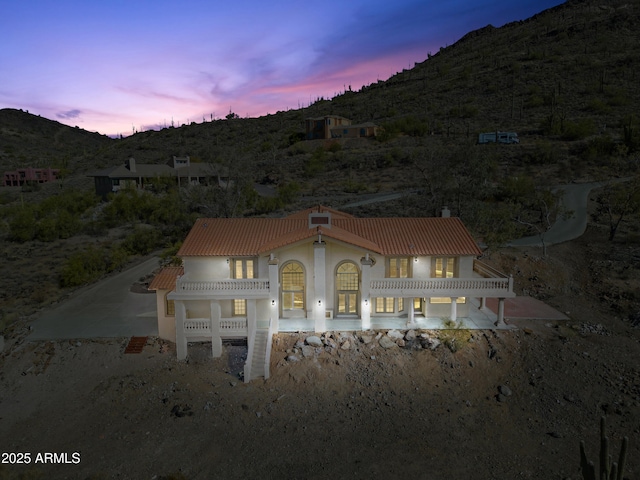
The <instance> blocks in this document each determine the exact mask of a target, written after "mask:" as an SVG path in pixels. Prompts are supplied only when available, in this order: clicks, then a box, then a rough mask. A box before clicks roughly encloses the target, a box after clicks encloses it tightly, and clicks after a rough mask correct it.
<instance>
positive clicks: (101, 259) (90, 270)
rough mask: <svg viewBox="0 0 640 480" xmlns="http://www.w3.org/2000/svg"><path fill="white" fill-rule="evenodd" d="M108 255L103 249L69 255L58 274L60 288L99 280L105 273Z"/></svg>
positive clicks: (92, 248)
mask: <svg viewBox="0 0 640 480" xmlns="http://www.w3.org/2000/svg"><path fill="white" fill-rule="evenodd" d="M107 265H108V254H107V252H106V251H105V250H104V249H103V248H94V247H92V246H91V247H89V249H87V250H85V251H83V252H78V253H75V254H73V255H71V256H70V257H69V258H68V259H67V261H66V263H65V265H64V266H63V267H62V272H61V274H60V285H61V286H62V287H77V286H79V285H85V284H87V283H91V282H93V281H95V280H97V279H99V278H100V277H101V276H102V275H104V274H105V273H106V272H107V270H108V269H107Z"/></svg>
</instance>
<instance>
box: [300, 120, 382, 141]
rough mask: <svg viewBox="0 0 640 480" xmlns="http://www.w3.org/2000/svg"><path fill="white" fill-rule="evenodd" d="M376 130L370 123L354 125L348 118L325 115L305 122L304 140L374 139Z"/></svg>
mask: <svg viewBox="0 0 640 480" xmlns="http://www.w3.org/2000/svg"><path fill="white" fill-rule="evenodd" d="M378 128H379V127H378V126H377V125H375V124H373V123H371V122H368V123H362V124H357V125H354V124H352V123H351V120H349V119H348V118H344V117H340V116H338V115H325V116H324V117H317V118H307V119H306V120H305V138H306V139H307V140H317V139H325V140H327V139H331V138H358V137H375V136H376V135H377V133H378Z"/></svg>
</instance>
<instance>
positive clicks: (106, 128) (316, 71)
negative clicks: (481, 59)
mask: <svg viewBox="0 0 640 480" xmlns="http://www.w3.org/2000/svg"><path fill="white" fill-rule="evenodd" d="M560 3H563V2H561V1H558V0H518V1H515V0H446V1H443V0H438V1H432V0H393V1H390V0H385V1H380V0H367V1H364V0H347V1H345V0H342V1H335V0H325V1H324V2H320V3H315V4H314V3H313V2H311V3H309V2H300V1H293V0H272V1H270V2H266V1H255V0H236V1H228V0H227V1H224V2H223V1H220V0H182V1H181V2H178V1H176V0H174V1H171V2H168V1H165V0H154V1H148V0H129V1H126V2H125V1H121V0H103V1H93V0H56V1H52V0H23V1H20V2H12V5H11V8H4V9H2V14H1V15H0V32H2V35H3V40H4V41H3V46H2V47H0V108H6V107H9V108H20V109H23V110H28V111H29V112H30V113H34V114H38V115H42V116H43V117H46V118H50V119H54V120H58V121H60V122H62V123H65V124H68V125H71V126H76V125H77V126H79V127H80V128H84V129H86V130H89V131H97V132H100V133H104V134H108V135H115V134H119V133H121V134H123V135H129V134H130V133H131V132H132V131H133V129H134V128H135V129H136V130H137V131H142V130H148V129H152V128H153V129H157V128H161V127H163V126H165V125H167V126H169V125H171V123H172V120H173V123H174V124H175V125H176V126H179V125H181V124H183V123H187V122H198V123H200V122H202V120H203V118H204V119H206V120H207V121H209V120H210V119H211V115H213V116H214V118H223V117H224V116H225V115H226V114H228V113H229V110H230V109H231V110H232V111H233V112H235V113H236V114H238V115H240V116H241V117H245V116H250V117H257V116H261V115H265V114H267V113H276V112H277V111H279V110H287V109H296V108H298V107H300V106H306V105H308V104H309V101H310V100H315V99H316V98H317V97H321V96H323V97H325V98H327V97H328V98H331V97H333V96H334V95H335V94H336V93H339V92H342V91H343V90H344V89H345V87H346V88H348V87H349V85H351V87H352V88H353V90H359V89H360V88H361V87H362V86H363V85H368V84H370V83H373V82H376V81H377V80H386V79H387V78H389V77H390V76H391V75H393V74H395V73H396V72H398V71H401V70H402V69H403V68H411V67H413V65H414V63H415V62H422V61H423V60H425V59H426V58H427V54H428V53H435V52H437V51H438V50H439V48H440V47H441V46H447V45H451V44H453V43H454V42H456V41H457V40H459V39H460V38H461V37H462V36H463V35H464V34H466V33H467V32H469V31H471V30H475V29H477V28H480V27H484V26H486V25H488V24H492V25H493V26H496V27H499V26H502V25H504V24H505V23H508V22H511V21H514V20H522V19H525V18H528V17H530V16H531V15H533V14H535V13H538V12H540V11H542V10H544V9H546V8H549V7H552V6H555V5H559V4H560ZM314 6H315V8H314ZM5 7H6V5H5Z"/></svg>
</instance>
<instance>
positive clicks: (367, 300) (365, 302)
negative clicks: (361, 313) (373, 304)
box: [364, 298, 369, 306]
mask: <svg viewBox="0 0 640 480" xmlns="http://www.w3.org/2000/svg"><path fill="white" fill-rule="evenodd" d="M364 305H365V306H369V299H368V298H365V299H364Z"/></svg>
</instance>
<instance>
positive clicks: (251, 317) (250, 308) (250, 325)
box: [247, 298, 258, 360]
mask: <svg viewBox="0 0 640 480" xmlns="http://www.w3.org/2000/svg"><path fill="white" fill-rule="evenodd" d="M256 312H257V310H256V299H255V298H251V299H247V351H248V352H253V344H254V342H255V339H256V329H257V328H258V325H257V314H256ZM249 360H250V359H249Z"/></svg>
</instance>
